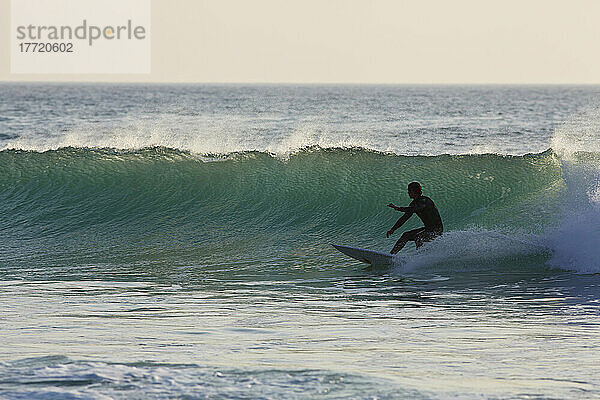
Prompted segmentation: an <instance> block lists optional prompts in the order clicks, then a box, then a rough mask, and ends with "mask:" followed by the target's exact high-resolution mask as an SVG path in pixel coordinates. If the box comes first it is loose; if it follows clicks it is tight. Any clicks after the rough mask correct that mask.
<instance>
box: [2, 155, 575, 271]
mask: <svg viewBox="0 0 600 400" xmlns="http://www.w3.org/2000/svg"><path fill="white" fill-rule="evenodd" d="M415 180H416V181H419V182H421V184H422V186H423V189H424V194H426V195H428V196H430V197H431V198H432V199H433V200H434V201H435V202H436V204H437V206H438V208H439V210H440V213H441V215H442V218H443V220H444V224H445V227H446V231H453V230H465V229H472V228H474V227H476V228H483V229H496V228H502V229H505V230H517V231H526V232H539V231H541V230H544V229H545V228H546V227H547V226H550V225H552V224H555V223H556V222H557V221H558V218H557V215H558V211H559V210H560V207H561V202H562V198H563V196H564V192H565V188H564V184H563V183H562V182H563V181H562V170H561V167H560V163H559V162H558V160H557V157H556V156H555V155H554V154H553V153H552V152H550V151H548V152H544V153H541V154H534V155H527V156H499V155H461V156H448V155H442V156H433V157H425V156H415V157H412V156H399V155H394V154H384V153H377V152H373V151H368V150H364V149H360V148H356V149H321V148H308V149H305V150H303V151H300V152H297V153H295V154H292V155H290V156H289V158H286V159H281V158H277V157H273V156H271V155H269V154H266V153H258V152H250V153H236V154H230V155H228V156H217V157H212V158H211V157H208V156H205V157H198V156H195V155H192V154H189V153H184V152H180V151H177V150H171V149H166V148H149V149H144V150H140V151H116V150H107V149H104V150H91V149H79V148H65V149H60V150H56V151H48V152H43V153H38V152H25V151H3V152H0V230H1V231H2V232H3V236H4V238H5V240H3V244H2V245H0V246H1V249H2V254H3V256H2V258H3V259H4V262H5V263H8V264H11V263H16V264H22V263H27V264H28V265H29V264H32V263H34V264H35V263H37V264H42V265H88V264H90V263H100V264H101V263H111V262H117V260H119V262H125V263H138V262H142V263H143V262H154V263H158V264H161V263H166V264H169V265H172V264H178V265H179V264H181V265H184V264H190V263H192V264H193V263H197V262H204V263H207V264H211V265H212V264H215V263H220V262H225V263H226V262H233V260H242V261H243V260H246V261H248V260H258V261H260V262H268V260H270V259H272V260H281V259H294V258H303V257H307V256H308V255H309V254H310V255H314V254H316V255H325V254H328V253H330V249H329V248H328V247H327V246H326V245H327V244H328V243H348V244H353V245H360V246H361V247H372V248H379V249H386V248H387V247H391V245H392V244H393V242H392V241H391V239H386V238H385V234H384V233H385V231H386V230H387V229H389V228H390V227H391V226H392V225H393V223H394V222H395V220H396V219H397V218H398V217H399V216H400V215H401V214H400V213H398V212H395V211H393V210H392V209H390V208H388V207H386V205H387V204H388V203H390V202H393V203H395V204H399V205H402V204H407V203H408V202H409V201H410V199H409V198H408V195H407V193H406V185H407V184H408V183H409V182H411V181H415ZM419 224H420V221H418V219H417V217H416V216H414V217H413V218H412V220H411V221H409V223H408V224H407V225H406V226H407V229H408V228H409V227H416V226H419ZM265 260H266V261H265ZM274 262H275V261H274ZM275 263H276V262H275Z"/></svg>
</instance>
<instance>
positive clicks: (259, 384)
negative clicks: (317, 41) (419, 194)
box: [0, 83, 600, 399]
mask: <svg viewBox="0 0 600 400" xmlns="http://www.w3.org/2000/svg"><path fill="white" fill-rule="evenodd" d="M413 180H418V181H420V182H421V183H422V185H423V188H424V192H425V194H426V195H428V196H430V197H431V198H432V199H433V200H434V201H435V202H436V204H437V206H438V208H439V210H440V213H441V215H442V218H443V220H444V226H445V230H446V232H445V234H444V235H443V236H442V237H441V238H439V239H437V240H435V241H434V242H431V243H428V244H427V245H426V246H424V247H422V248H421V249H419V251H417V250H415V249H414V245H412V244H409V245H407V247H406V248H405V249H404V250H403V251H402V252H401V254H399V255H398V256H397V257H396V259H395V265H394V266H393V267H392V268H386V269H381V268H379V269H371V268H365V266H366V264H361V263H358V262H356V261H354V260H352V259H349V258H347V257H345V256H344V255H342V254H341V253H339V252H337V251H336V250H335V249H334V248H333V247H331V246H330V245H331V244H332V243H338V244H347V245H353V246H359V247H365V248H372V249H376V250H382V251H387V250H389V249H390V248H391V247H392V246H393V244H394V242H395V240H397V237H398V235H395V236H394V237H393V238H389V239H387V238H386V237H385V232H386V231H387V230H388V229H389V228H390V227H391V226H392V225H393V224H394V222H395V221H396V219H397V218H398V217H399V216H400V215H401V214H399V213H397V212H394V211H393V210H391V209H390V208H388V207H386V204H388V203H389V202H394V203H395V204H407V203H408V202H409V199H408V197H407V194H406V185H407V183H408V182H410V181H413ZM418 226H419V221H418V220H417V218H416V217H413V218H412V219H411V220H410V221H409V222H408V223H407V224H406V226H405V227H403V228H401V229H400V231H402V230H404V229H412V228H415V227H418ZM399 233H400V232H398V234H399ZM0 237H1V240H0V307H1V310H2V311H1V312H0V350H1V351H0V398H3V399H136V398H139V399H166V398H181V399H205V398H210V399H261V398H263V399H270V398H285V399H289V398H292V399H293V398H298V399H304V398H323V399H342V398H344V399H345V398H357V399H398V398H415V399H482V398H484V399H504V398H511V399H584V398H585V399H588V398H600V248H599V244H600V87H597V86H582V87H572V86H385V85H381V86H367V85H362V86H350V85H347V86H345V85H332V86H312V85H299V86H297V85H275V86H266V85H141V84H135V85H133V84H132V85H125V84H120V85H109V84H24V83H2V84H0Z"/></svg>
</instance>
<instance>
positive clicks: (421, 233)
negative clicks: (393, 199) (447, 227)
mask: <svg viewBox="0 0 600 400" xmlns="http://www.w3.org/2000/svg"><path fill="white" fill-rule="evenodd" d="M408 197H410V198H411V199H413V201H412V202H411V203H410V204H409V205H408V207H398V206H395V205H393V204H392V203H390V204H388V207H391V208H393V209H394V210H396V211H402V212H403V213H404V215H403V216H401V217H400V218H399V219H398V221H396V223H395V224H394V226H393V227H392V229H390V230H389V231H387V233H386V237H390V235H392V234H393V233H394V232H395V231H396V229H398V228H400V227H401V226H402V225H404V223H405V222H406V221H408V219H409V218H410V217H412V215H413V214H414V213H416V214H417V216H418V217H419V218H421V221H423V224H424V225H425V226H424V227H422V228H417V229H413V230H410V231H406V232H404V233H403V234H402V236H400V239H398V241H397V242H396V244H395V245H394V248H393V249H392V251H390V253H392V254H396V253H398V252H399V251H400V250H402V248H403V247H404V245H406V243H408V242H415V245H416V246H417V248H419V247H421V246H422V245H423V243H425V242H429V241H431V240H433V239H435V238H436V237H438V236H440V235H441V234H442V232H443V231H444V227H443V225H442V218H441V217H440V213H439V212H438V210H437V207H436V206H435V204H434V203H433V201H432V200H431V199H430V198H429V197H427V196H423V189H422V188H421V184H420V183H419V182H411V183H409V184H408Z"/></svg>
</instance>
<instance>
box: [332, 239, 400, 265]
mask: <svg viewBox="0 0 600 400" xmlns="http://www.w3.org/2000/svg"><path fill="white" fill-rule="evenodd" d="M332 246H333V247H335V248H336V249H338V250H339V251H341V252H342V253H344V254H345V255H347V256H350V257H352V258H354V259H356V260H358V261H362V262H364V263H367V264H371V265H372V266H377V267H389V266H391V265H392V264H394V256H393V255H392V254H390V253H384V252H381V251H376V250H368V249H361V248H360V247H351V246H342V245H339V244H333V245H332Z"/></svg>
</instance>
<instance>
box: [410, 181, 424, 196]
mask: <svg viewBox="0 0 600 400" xmlns="http://www.w3.org/2000/svg"><path fill="white" fill-rule="evenodd" d="M422 194H423V188H421V184H420V183H419V182H411V183H409V184H408V197H410V198H411V199H416V198H417V197H419V196H420V195H422Z"/></svg>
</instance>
